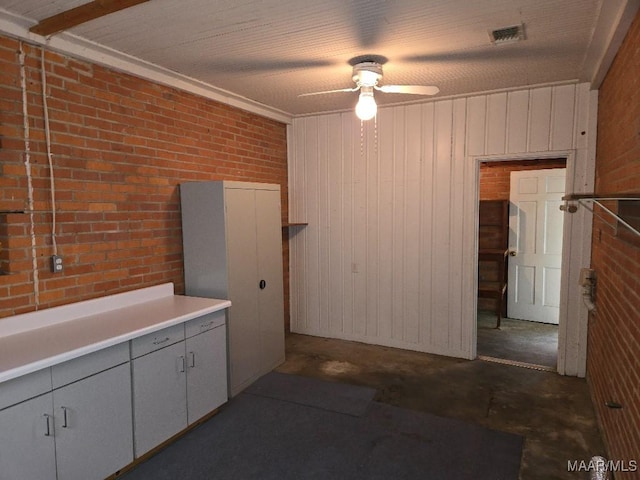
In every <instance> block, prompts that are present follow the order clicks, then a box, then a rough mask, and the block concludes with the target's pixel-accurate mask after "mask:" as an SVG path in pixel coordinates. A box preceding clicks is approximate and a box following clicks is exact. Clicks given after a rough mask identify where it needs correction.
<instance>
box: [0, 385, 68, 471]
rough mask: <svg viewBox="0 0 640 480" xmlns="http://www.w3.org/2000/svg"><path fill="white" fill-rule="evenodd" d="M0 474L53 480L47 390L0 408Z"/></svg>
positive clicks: (50, 402) (52, 442)
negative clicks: (44, 392)
mask: <svg viewBox="0 0 640 480" xmlns="http://www.w3.org/2000/svg"><path fill="white" fill-rule="evenodd" d="M0 438H1V439H2V440H1V448H0V478H2V479H3V480H14V479H15V480H23V479H27V478H28V479H29V480H56V456H55V455H56V450H55V444H54V441H55V440H54V436H53V407H52V401H51V393H47V394H45V395H40V396H39V397H36V398H33V399H31V400H27V401H25V402H22V403H19V404H17V405H14V406H12V407H9V408H7V409H5V410H2V411H0Z"/></svg>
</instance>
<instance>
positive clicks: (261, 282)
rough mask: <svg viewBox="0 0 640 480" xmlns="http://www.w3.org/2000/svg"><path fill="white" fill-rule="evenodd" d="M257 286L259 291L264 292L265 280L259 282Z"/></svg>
mask: <svg viewBox="0 0 640 480" xmlns="http://www.w3.org/2000/svg"><path fill="white" fill-rule="evenodd" d="M258 286H259V287H260V290H264V289H265V288H267V282H266V280H260V283H259V284H258Z"/></svg>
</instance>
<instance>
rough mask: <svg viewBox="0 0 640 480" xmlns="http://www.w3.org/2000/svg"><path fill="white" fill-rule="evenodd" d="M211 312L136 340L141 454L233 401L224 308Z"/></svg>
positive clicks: (137, 442) (136, 429)
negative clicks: (229, 376)
mask: <svg viewBox="0 0 640 480" xmlns="http://www.w3.org/2000/svg"><path fill="white" fill-rule="evenodd" d="M211 315H215V316H216V317H217V319H219V320H218V321H216V318H214V319H213V320H212V319H211V318H207V316H204V317H202V318H197V319H195V320H192V321H191V322H187V323H186V324H185V325H184V330H182V331H176V329H175V327H170V328H169V329H166V330H161V331H160V332H156V333H154V334H152V335H148V336H146V337H141V338H139V339H136V340H134V341H132V349H131V351H132V355H133V360H132V375H133V411H134V432H135V433H134V444H135V456H136V458H137V457H140V456H142V455H144V454H145V453H147V452H148V451H149V450H151V449H152V448H154V447H156V446H158V445H160V444H161V443H163V442H165V441H166V440H168V439H169V438H171V437H172V436H173V435H175V434H176V433H178V432H180V431H181V430H183V429H185V428H186V427H187V426H188V425H190V424H192V423H193V422H195V421H197V420H199V419H200V418H202V417H203V416H205V415H206V414H208V413H210V412H212V411H213V410H215V409H216V408H218V407H219V406H220V405H222V404H223V403H225V402H226V401H227V399H228V395H227V357H226V327H225V325H224V323H222V324H220V322H224V312H220V314H211ZM220 315H222V316H221V317H220ZM185 331H186V336H187V338H186V339H185ZM190 335H192V336H190ZM154 346H155V349H154ZM137 355H140V356H137Z"/></svg>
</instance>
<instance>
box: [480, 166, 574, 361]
mask: <svg viewBox="0 0 640 480" xmlns="http://www.w3.org/2000/svg"><path fill="white" fill-rule="evenodd" d="M566 165H567V161H566V158H543V159H531V160H529V159H519V160H503V159H501V160H486V161H482V162H480V181H479V202H480V203H479V208H478V211H479V214H478V215H479V225H480V228H479V239H478V245H479V255H478V285H479V289H478V300H477V302H478V303H477V319H476V320H477V353H478V356H479V358H482V359H485V360H494V361H502V362H506V363H515V364H522V365H525V366H534V367H541V368H544V369H549V370H554V371H555V370H556V366H557V358H558V325H557V320H556V321H555V323H554V322H553V319H551V321H548V320H547V321H544V320H543V321H540V320H541V318H539V317H536V316H535V315H532V316H531V317H530V318H528V314H527V312H528V311H529V310H527V309H525V313H524V314H523V312H522V309H520V310H516V308H514V306H513V300H514V298H515V299H516V300H517V298H518V297H517V296H515V295H514V293H516V291H517V292H519V293H520V294H521V295H523V294H524V293H525V292H526V293H527V294H528V295H530V296H531V300H532V302H533V294H532V293H531V292H532V288H533V284H532V283H531V284H527V282H528V281H531V282H533V280H534V275H531V276H530V277H527V276H526V275H524V276H523V275H522V274H519V275H518V274H516V273H515V269H514V266H515V264H517V263H518V262H521V260H522V259H523V258H524V257H525V255H524V252H525V249H524V248H523V249H522V251H521V255H520V257H518V256H517V255H519V253H518V251H517V249H516V248H513V245H510V244H509V239H508V237H509V236H511V237H512V239H511V242H513V241H514V240H513V236H514V231H513V230H514V229H515V226H514V218H515V217H514V215H515V212H517V211H521V209H514V208H513V206H511V205H510V201H509V199H510V197H511V196H512V193H513V192H512V188H511V187H512V182H511V177H512V176H513V177H514V178H516V181H517V179H518V178H519V177H523V178H528V177H531V176H536V175H539V174H538V173H534V172H533V171H543V170H544V171H548V172H553V170H555V169H564V168H566ZM526 171H530V173H527V172H526ZM512 172H516V173H512ZM519 172H524V173H519ZM559 172H560V170H558V171H557V172H556V173H559ZM556 176H557V175H556ZM545 181H546V179H542V182H543V183H544V182H545ZM563 189H564V183H563V184H562V190H563ZM558 193H559V197H561V196H562V194H563V193H564V192H558ZM525 200H527V199H526V198H525ZM558 200H559V198H558ZM500 205H503V206H504V208H505V209H507V210H506V212H507V213H504V216H503V217H502V218H503V220H502V222H501V221H499V220H498V216H497V215H498V212H500V208H501V207H500ZM528 205H531V203H528ZM509 208H511V210H512V212H511V214H509V213H508V209H509ZM550 211H551V210H550ZM487 212H488V213H487ZM491 212H494V213H491ZM531 216H533V215H531ZM560 218H561V217H560ZM504 221H506V222H507V224H506V225H504V224H503V223H504ZM483 222H484V223H486V224H493V225H495V227H485V228H483V226H482V224H483ZM509 223H511V225H509ZM500 228H501V229H502V230H501V231H500ZM526 230H527V229H522V231H520V233H521V235H522V236H523V239H524V236H525V234H526ZM529 231H532V229H531V228H529ZM560 231H562V228H561V227H560ZM498 232H500V233H498ZM488 251H491V252H493V254H492V255H488V254H487V253H486V252H488ZM496 253H497V254H496ZM502 254H504V255H502ZM512 255H513V256H512ZM500 258H502V259H503V262H502V263H501V262H500V261H496V260H499V259H500ZM510 260H511V262H510ZM527 260H528V259H527ZM529 270H531V269H529ZM526 271H527V268H520V272H526ZM549 271H550V270H549ZM555 274H556V275H558V274H559V273H558V272H555ZM558 278H559V277H558ZM516 280H519V281H520V282H521V283H520V285H516V284H515V281H516ZM501 282H503V283H501ZM525 286H526V287H528V288H523V287H525ZM518 287H519V288H518ZM542 288H544V286H543V287H542ZM548 290H549V292H548V293H549V294H557V292H558V290H559V286H556V287H554V288H551V289H548ZM491 291H494V292H496V293H495V294H493V295H491V294H489V295H487V294H486V293H487V292H491ZM536 295H537V293H536ZM509 296H510V297H509ZM551 296H553V295H550V297H551ZM550 297H549V298H550ZM521 298H522V297H521ZM554 298H556V299H558V298H559V297H557V296H556V297H554ZM507 299H509V302H508V301H507ZM508 303H510V304H511V307H510V308H508V306H507V304H508ZM510 310H512V311H513V312H514V313H515V314H514V315H513V316H514V317H517V318H511V317H510V315H509V314H510Z"/></svg>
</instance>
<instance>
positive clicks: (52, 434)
mask: <svg viewBox="0 0 640 480" xmlns="http://www.w3.org/2000/svg"><path fill="white" fill-rule="evenodd" d="M132 460H133V432H132V411H131V374H130V368H129V348H128V345H127V344H122V345H116V346H113V347H109V348H106V349H104V350H101V351H98V352H95V353H92V354H88V355H85V356H83V357H80V358H76V359H74V360H69V361H67V362H64V363H61V364H58V365H55V366H53V367H51V368H45V369H42V370H39V371H37V372H34V373H31V374H28V375H25V376H24V377H19V378H16V379H14V380H10V381H9V382H6V383H3V384H1V385H0V478H1V479H2V480H23V479H27V478H28V479H30V480H31V479H33V480H41V479H42V480H56V479H57V480H76V479H77V480H101V479H103V478H105V477H107V476H109V475H111V474H113V473H114V472H116V471H117V470H119V469H120V468H122V467H124V466H125V465H127V464H129V463H131V461H132Z"/></svg>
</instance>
